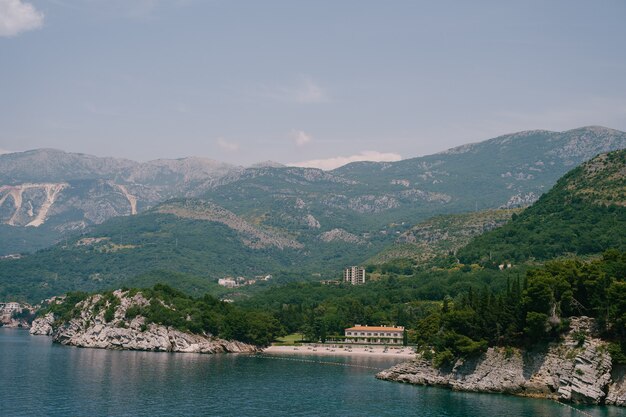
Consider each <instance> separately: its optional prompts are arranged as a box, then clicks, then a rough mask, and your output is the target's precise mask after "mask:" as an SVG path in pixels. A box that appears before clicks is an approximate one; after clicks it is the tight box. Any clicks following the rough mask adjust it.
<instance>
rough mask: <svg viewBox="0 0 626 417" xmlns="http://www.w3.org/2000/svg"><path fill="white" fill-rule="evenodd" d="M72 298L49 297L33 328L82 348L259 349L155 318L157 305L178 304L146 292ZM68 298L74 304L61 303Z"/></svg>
mask: <svg viewBox="0 0 626 417" xmlns="http://www.w3.org/2000/svg"><path fill="white" fill-rule="evenodd" d="M68 298H69V297H65V296H64V297H57V298H54V299H52V300H50V301H49V304H50V306H49V310H50V311H49V312H47V313H46V314H45V315H43V316H40V317H38V318H37V319H35V320H34V321H33V323H32V326H31V329H30V333H31V334H32V335H46V336H52V338H53V340H54V342H56V343H61V344H63V345H68V346H77V347H84V348H100V349H124V350H145V351H160V352H186V353H254V352H257V351H259V348H258V347H257V346H255V345H253V344H248V343H243V342H239V341H235V340H225V339H222V338H219V337H215V336H213V335H212V334H210V333H207V332H202V333H192V332H190V331H184V330H181V329H179V328H176V327H175V326H171V325H164V324H159V323H155V322H152V321H151V320H150V319H149V318H148V317H146V315H148V314H147V313H146V312H149V311H154V310H155V307H156V309H158V310H160V311H166V312H170V313H175V312H176V308H175V306H173V305H168V303H167V302H165V301H163V300H162V299H159V298H157V297H151V298H149V297H146V296H145V295H144V294H143V293H142V292H136V291H131V290H126V291H123V290H117V291H113V292H111V293H108V294H105V295H103V294H95V295H90V296H87V297H85V298H84V299H83V300H81V301H79V302H78V303H76V304H73V302H72V301H75V300H72V301H68ZM68 303H69V304H70V305H65V306H64V307H63V308H59V307H61V306H63V305H64V304H68ZM152 303H158V305H157V306H155V305H152ZM151 307H152V308H151ZM186 321H191V317H189V316H187V317H186Z"/></svg>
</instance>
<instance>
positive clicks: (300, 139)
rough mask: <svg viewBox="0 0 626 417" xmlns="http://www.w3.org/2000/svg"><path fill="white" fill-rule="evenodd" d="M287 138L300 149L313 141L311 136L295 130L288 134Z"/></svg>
mask: <svg viewBox="0 0 626 417" xmlns="http://www.w3.org/2000/svg"><path fill="white" fill-rule="evenodd" d="M289 138H290V139H291V140H292V141H294V143H295V144H296V145H297V146H299V147H302V146H304V145H306V144H307V143H309V142H311V140H313V138H312V137H311V135H309V134H307V133H306V132H305V131H303V130H295V129H294V130H292V131H291V133H289Z"/></svg>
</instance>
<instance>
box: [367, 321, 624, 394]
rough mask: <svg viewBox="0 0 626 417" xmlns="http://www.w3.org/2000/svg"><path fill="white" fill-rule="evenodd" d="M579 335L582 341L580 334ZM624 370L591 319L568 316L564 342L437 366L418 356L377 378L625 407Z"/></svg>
mask: <svg viewBox="0 0 626 417" xmlns="http://www.w3.org/2000/svg"><path fill="white" fill-rule="evenodd" d="M581 335H584V339H583V338H582V337H581ZM625 371H626V368H625V367H624V366H613V364H612V359H611V355H610V354H609V352H608V351H607V346H606V342H604V341H603V340H601V339H599V338H597V337H596V331H595V324H594V322H593V319H590V318H588V317H578V318H572V320H571V329H570V331H569V332H568V333H567V334H566V335H565V337H564V340H563V341H562V342H560V343H557V344H552V345H550V346H548V347H547V348H546V349H545V350H542V351H540V350H534V351H523V350H519V349H510V348H509V349H505V348H490V349H488V350H487V352H485V353H484V354H483V355H482V356H480V357H478V358H473V359H468V360H465V361H463V360H458V361H457V362H456V363H455V364H454V366H453V367H452V368H451V369H437V368H435V367H433V366H432V364H431V363H430V362H429V361H426V360H424V359H422V358H417V359H415V360H412V361H409V362H404V363H401V364H398V365H396V366H394V367H392V368H390V369H387V370H385V371H382V372H380V373H378V374H377V375H376V378H378V379H382V380H388V381H397V382H404V383H409V384H415V385H432V386H439V387H446V388H450V389H453V390H458V391H471V392H486V393H503V394H512V395H519V396H525V397H538V398H548V399H553V400H558V401H563V402H573V403H584V404H607V405H616V406H626V377H625Z"/></svg>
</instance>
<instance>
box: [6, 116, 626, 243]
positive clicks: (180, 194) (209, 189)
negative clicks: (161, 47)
mask: <svg viewBox="0 0 626 417" xmlns="http://www.w3.org/2000/svg"><path fill="white" fill-rule="evenodd" d="M622 148H626V133H624V132H620V131H616V130H612V129H607V128H602V127H593V126H592V127H585V128H580V129H574V130H570V131H566V132H549V131H527V132H519V133H514V134H510V135H504V136H500V137H497V138H494V139H490V140H487V141H484V142H480V143H475V144H469V145H463V146H461V147H457V148H453V149H450V150H448V151H445V152H442V153H438V154H435V155H430V156H425V157H419V158H412V159H406V160H403V161H399V162H381V163H376V162H355V163H351V164H348V165H345V166H343V167H340V168H337V169H335V170H332V171H322V170H319V169H314V168H296V167H284V166H280V164H277V163H274V162H271V161H268V162H265V163H261V164H257V165H255V166H253V167H250V168H244V167H239V166H234V165H230V164H225V163H221V162H217V161H213V160H210V159H206V158H195V157H192V158H183V159H175V160H163V159H162V160H156V161H149V162H145V163H139V162H134V161H129V160H126V159H116V158H99V157H94V156H90V155H84V154H73V153H65V152H62V151H58V150H50V149H40V150H33V151H27V152H20V153H11V154H3V155H0V255H4V254H9V253H17V252H30V251H33V250H36V249H39V248H43V247H46V246H49V245H51V244H53V243H54V242H57V241H60V240H61V239H62V238H64V237H65V236H68V234H71V233H76V232H80V231H82V230H85V229H86V228H88V227H90V226H92V225H95V224H99V223H102V222H103V221H105V220H107V219H109V218H112V217H118V216H125V215H131V214H136V213H140V212H142V211H144V210H146V209H148V208H150V207H154V206H155V205H157V204H159V203H161V202H163V201H165V200H168V199H172V198H202V199H203V200H206V201H212V202H214V203H215V204H217V205H218V206H220V207H222V208H224V209H226V210H228V211H230V212H232V213H234V214H235V215H237V216H240V217H242V218H243V219H245V220H246V221H248V222H250V223H252V224H258V225H259V226H262V227H265V228H275V229H280V230H283V231H287V232H288V233H291V234H294V233H295V234H299V233H305V234H306V233H308V234H312V233H314V234H316V235H317V234H320V233H325V232H330V231H332V230H335V229H341V230H344V231H345V232H346V233H349V234H350V235H354V236H357V237H358V236H363V235H369V236H372V235H373V234H381V233H383V234H384V233H394V234H395V233H397V232H399V233H402V232H403V231H404V229H403V228H398V227H395V226H394V227H389V225H390V224H392V223H394V224H395V223H397V224H401V223H403V222H404V223H406V224H416V223H418V222H419V221H422V220H425V219H427V218H429V217H431V216H433V215H437V214H447V213H461V212H468V211H475V210H484V209H495V208H512V207H521V206H526V205H529V204H531V203H532V202H534V201H536V200H537V199H538V198H539V196H540V195H541V194H543V193H544V192H545V191H547V190H548V189H549V188H550V187H551V186H552V185H553V184H554V183H555V182H556V180H557V179H558V178H559V177H560V176H561V175H563V174H564V173H565V172H567V171H568V170H569V169H570V168H572V167H573V166H575V165H578V164H579V163H581V162H584V161H585V160H587V159H589V158H591V157H593V156H595V155H597V154H599V153H603V152H608V151H611V150H615V149H622ZM318 232H319V233H318ZM380 237H381V238H383V239H387V238H386V237H384V236H380Z"/></svg>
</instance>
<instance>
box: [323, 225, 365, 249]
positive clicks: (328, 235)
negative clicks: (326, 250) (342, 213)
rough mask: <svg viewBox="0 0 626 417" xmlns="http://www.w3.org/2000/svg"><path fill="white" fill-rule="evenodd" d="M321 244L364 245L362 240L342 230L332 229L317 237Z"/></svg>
mask: <svg viewBox="0 0 626 417" xmlns="http://www.w3.org/2000/svg"><path fill="white" fill-rule="evenodd" d="M319 238H320V240H321V241H322V242H327V243H328V242H346V243H355V244H357V245H362V244H364V243H366V242H365V241H364V240H363V239H361V238H360V237H358V236H357V235H354V234H352V233H350V232H348V231H346V230H343V229H333V230H329V231H328V232H324V233H322V234H321V235H320V236H319Z"/></svg>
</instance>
